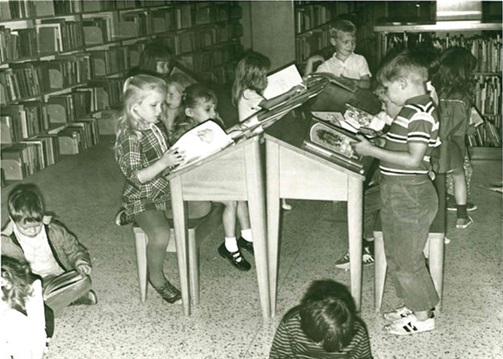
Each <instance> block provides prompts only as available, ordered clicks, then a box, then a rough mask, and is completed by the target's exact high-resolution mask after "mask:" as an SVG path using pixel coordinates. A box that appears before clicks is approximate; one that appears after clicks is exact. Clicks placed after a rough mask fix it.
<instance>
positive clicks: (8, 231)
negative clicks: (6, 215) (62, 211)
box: [1, 216, 52, 237]
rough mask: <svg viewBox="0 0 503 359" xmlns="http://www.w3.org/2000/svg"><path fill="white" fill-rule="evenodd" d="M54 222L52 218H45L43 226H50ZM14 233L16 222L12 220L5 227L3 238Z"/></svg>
mask: <svg viewBox="0 0 503 359" xmlns="http://www.w3.org/2000/svg"><path fill="white" fill-rule="evenodd" d="M51 221H52V216H44V217H43V218H42V224H44V225H48V224H50V223H51ZM13 232H14V222H13V221H12V220H10V221H9V222H7V224H6V225H5V227H4V228H3V229H2V233H1V234H2V236H7V237H8V236H10V235H11V234H12V233H13Z"/></svg>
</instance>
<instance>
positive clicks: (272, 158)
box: [266, 141, 280, 317]
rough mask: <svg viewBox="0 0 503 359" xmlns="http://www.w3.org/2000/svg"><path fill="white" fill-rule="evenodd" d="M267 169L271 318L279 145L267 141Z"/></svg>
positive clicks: (275, 279) (275, 282)
mask: <svg viewBox="0 0 503 359" xmlns="http://www.w3.org/2000/svg"><path fill="white" fill-rule="evenodd" d="M266 167H267V172H266V173H267V181H266V184H267V191H266V193H267V241H268V243H267V244H268V252H269V253H268V258H269V290H270V297H271V316H272V317H274V315H275V314H276V294H277V287H278V259H279V220H280V200H279V199H280V198H279V171H280V163H279V145H278V144H277V143H274V142H271V141H266Z"/></svg>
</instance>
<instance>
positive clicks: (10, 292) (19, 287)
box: [0, 256, 33, 314]
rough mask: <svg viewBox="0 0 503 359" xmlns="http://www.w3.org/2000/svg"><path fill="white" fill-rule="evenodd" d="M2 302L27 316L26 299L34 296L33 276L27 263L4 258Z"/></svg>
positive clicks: (1, 284) (1, 283) (1, 278)
mask: <svg viewBox="0 0 503 359" xmlns="http://www.w3.org/2000/svg"><path fill="white" fill-rule="evenodd" d="M0 280H1V282H0V286H1V288H2V301H3V302H4V303H5V304H6V305H7V306H8V307H9V308H12V309H15V310H17V311H19V312H21V313H23V314H26V299H27V298H28V297H29V296H31V295H32V292H33V289H32V286H31V282H32V274H31V270H30V265H29V264H28V262H26V261H20V260H18V259H15V258H12V257H8V256H2V274H1V277H0Z"/></svg>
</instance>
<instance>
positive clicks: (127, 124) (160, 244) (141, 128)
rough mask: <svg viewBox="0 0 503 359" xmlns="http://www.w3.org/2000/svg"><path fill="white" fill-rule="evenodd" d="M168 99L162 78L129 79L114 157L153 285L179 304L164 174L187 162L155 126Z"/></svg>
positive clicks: (126, 202) (123, 201) (125, 86)
mask: <svg viewBox="0 0 503 359" xmlns="http://www.w3.org/2000/svg"><path fill="white" fill-rule="evenodd" d="M165 99H166V83H165V81H164V80H162V79H161V78H159V77H155V76H150V75H137V76H132V77H129V78H128V79H127V80H126V82H125V84H124V92H123V108H122V112H121V114H120V116H119V118H118V121H117V137H116V143H115V158H116V160H117V163H118V164H119V167H120V169H121V171H122V173H123V174H124V176H125V177H126V183H125V185H124V189H123V193H122V205H123V207H124V208H125V211H126V216H127V217H128V219H129V220H133V219H134V221H136V223H137V224H138V225H139V226H140V227H141V228H142V229H143V230H144V231H145V233H146V234H147V236H148V238H149V241H148V244H147V270H148V279H149V282H150V284H151V285H152V286H153V287H154V288H155V290H156V291H157V292H158V293H159V294H160V295H161V296H162V298H163V299H164V300H165V301H167V302H168V303H175V302H178V301H179V300H180V299H181V294H180V291H179V290H178V289H177V288H176V287H175V286H173V285H172V284H171V283H170V282H169V281H168V280H167V279H166V277H165V276H164V272H163V264H164V259H165V257H166V248H167V246H168V242H169V229H170V227H169V222H168V220H167V218H166V214H165V212H166V210H168V209H169V207H170V206H169V203H170V201H171V195H170V189H169V182H168V180H167V179H166V176H165V174H166V172H167V171H169V169H170V168H172V167H173V166H176V165H178V164H180V163H181V162H182V161H183V155H182V154H180V153H178V152H176V151H174V150H170V149H169V148H168V141H167V138H166V134H165V133H164V132H162V131H161V130H159V128H158V127H157V125H156V123H157V122H158V121H159V119H160V116H161V113H162V110H163V109H162V106H163V104H164V101H165Z"/></svg>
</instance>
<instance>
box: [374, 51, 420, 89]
mask: <svg viewBox="0 0 503 359" xmlns="http://www.w3.org/2000/svg"><path fill="white" fill-rule="evenodd" d="M418 55H419V53H418V52H414V51H410V50H405V51H402V52H400V53H398V54H397V55H394V56H393V57H390V58H389V59H387V60H386V61H385V62H384V64H383V65H382V66H381V68H380V69H379V71H377V79H378V81H379V82H380V83H385V82H393V81H395V80H397V79H398V78H400V77H405V78H410V79H412V80H413V81H414V82H416V83H426V81H427V80H428V64H427V62H426V61H425V59H424V58H422V57H421V56H418Z"/></svg>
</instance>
